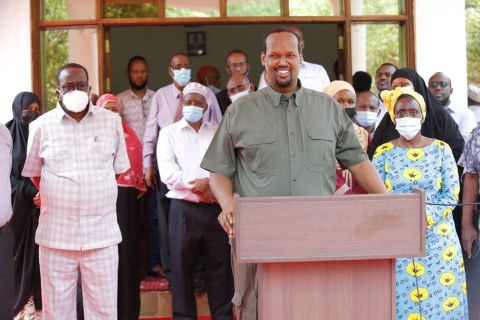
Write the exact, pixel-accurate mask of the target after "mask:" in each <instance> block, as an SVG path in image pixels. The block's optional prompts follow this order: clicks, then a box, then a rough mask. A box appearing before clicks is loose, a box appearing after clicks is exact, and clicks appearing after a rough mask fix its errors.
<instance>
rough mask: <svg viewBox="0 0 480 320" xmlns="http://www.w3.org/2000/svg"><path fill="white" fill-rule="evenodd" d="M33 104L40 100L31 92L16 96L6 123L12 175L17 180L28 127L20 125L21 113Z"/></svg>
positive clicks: (25, 146)
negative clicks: (11, 148) (11, 113)
mask: <svg viewBox="0 0 480 320" xmlns="http://www.w3.org/2000/svg"><path fill="white" fill-rule="evenodd" d="M35 102H36V103H38V104H40V100H39V99H38V97H37V96H36V95H35V94H34V93H32V92H26V91H25V92H20V93H19V94H17V96H16V97H15V99H14V100H13V104H12V112H13V119H12V120H10V121H9V122H7V123H6V126H7V128H8V130H10V133H11V135H12V139H13V154H12V175H14V176H15V177H16V178H18V179H20V178H22V170H23V165H24V164H25V157H26V155H27V142H28V127H27V126H25V125H24V124H23V123H22V111H23V110H25V109H26V108H27V107H28V106H29V105H31V104H32V103H35Z"/></svg>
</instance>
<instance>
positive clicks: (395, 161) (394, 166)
mask: <svg viewBox="0 0 480 320" xmlns="http://www.w3.org/2000/svg"><path fill="white" fill-rule="evenodd" d="M382 99H383V101H384V103H385V106H386V107H387V111H388V113H389V116H390V118H391V120H392V122H393V123H394V124H395V125H396V129H397V131H398V132H399V133H400V137H399V138H397V139H395V140H392V141H391V142H388V143H385V144H383V145H381V146H380V147H378V148H377V150H376V152H375V154H374V156H373V164H374V165H375V167H376V168H377V170H378V171H379V173H380V176H381V178H382V180H383V181H384V182H385V186H386V187H387V189H388V190H389V191H390V192H393V193H409V192H412V191H413V190H415V189H421V190H423V191H425V195H426V202H427V206H426V214H427V225H428V230H427V232H426V256H425V257H418V258H413V259H412V258H408V259H397V262H396V303H397V319H399V320H462V319H468V311H467V310H468V305H467V295H466V284H465V271H464V267H463V257H462V251H461V248H460V242H459V239H458V236H457V234H456V232H455V226H454V222H453V218H452V210H453V208H454V207H455V204H456V203H457V202H458V193H459V190H460V189H459V182H458V171H457V166H456V164H455V160H454V158H453V155H452V151H451V149H450V147H449V146H448V144H446V143H444V142H443V141H440V140H436V139H432V138H427V137H424V136H422V135H421V133H420V128H421V124H422V122H423V121H425V118H426V117H427V116H428V115H427V114H426V108H425V102H424V100H423V98H422V96H421V95H419V94H418V93H416V92H414V91H406V90H403V89H401V88H397V89H395V90H394V91H385V92H382Z"/></svg>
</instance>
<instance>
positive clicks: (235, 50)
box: [225, 49, 248, 63]
mask: <svg viewBox="0 0 480 320" xmlns="http://www.w3.org/2000/svg"><path fill="white" fill-rule="evenodd" d="M236 53H238V54H243V56H244V57H245V60H246V61H247V63H248V55H247V53H246V52H245V51H243V50H240V49H233V50H232V51H230V52H229V53H228V54H227V57H226V58H225V60H228V58H230V56H231V55H232V54H236Z"/></svg>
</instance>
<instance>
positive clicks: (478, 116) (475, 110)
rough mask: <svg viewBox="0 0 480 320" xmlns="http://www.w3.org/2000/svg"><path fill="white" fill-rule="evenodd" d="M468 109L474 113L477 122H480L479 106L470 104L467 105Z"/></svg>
mask: <svg viewBox="0 0 480 320" xmlns="http://www.w3.org/2000/svg"><path fill="white" fill-rule="evenodd" d="M468 109H469V110H470V111H472V112H473V114H474V115H475V119H476V121H477V123H480V106H476V105H471V106H469V107H468Z"/></svg>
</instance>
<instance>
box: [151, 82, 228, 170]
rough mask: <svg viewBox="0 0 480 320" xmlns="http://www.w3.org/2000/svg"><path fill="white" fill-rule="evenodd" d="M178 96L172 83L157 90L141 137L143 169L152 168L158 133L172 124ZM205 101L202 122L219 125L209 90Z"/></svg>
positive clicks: (219, 115)
mask: <svg viewBox="0 0 480 320" xmlns="http://www.w3.org/2000/svg"><path fill="white" fill-rule="evenodd" d="M179 94H180V90H178V89H177V87H175V85H174V84H173V83H172V84H169V85H168V86H165V87H162V88H160V89H158V91H157V92H156V93H155V96H154V97H153V101H152V105H151V106H150V110H149V111H148V116H147V122H146V124H145V135H144V137H143V166H144V167H145V168H151V167H153V161H154V159H155V148H156V147H157V140H158V132H159V131H160V130H161V129H163V128H165V127H167V126H169V125H171V124H172V123H173V121H174V119H175V113H176V111H177V107H178V105H179V99H180V96H179ZM206 100H207V104H208V110H207V112H205V114H204V116H203V121H205V122H212V123H220V120H221V119H222V112H221V111H220V107H219V106H218V101H217V98H216V97H215V95H214V94H213V92H212V90H210V89H209V90H208V93H207V99H206Z"/></svg>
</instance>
